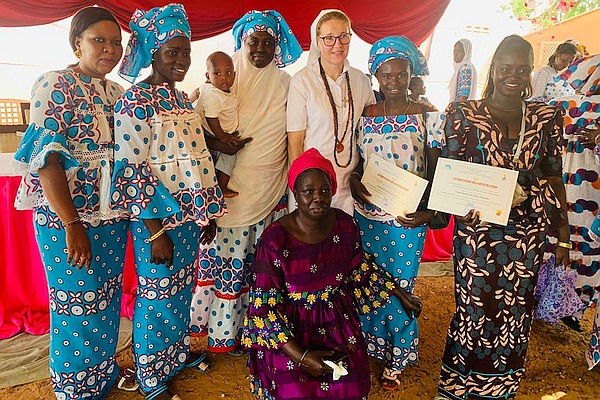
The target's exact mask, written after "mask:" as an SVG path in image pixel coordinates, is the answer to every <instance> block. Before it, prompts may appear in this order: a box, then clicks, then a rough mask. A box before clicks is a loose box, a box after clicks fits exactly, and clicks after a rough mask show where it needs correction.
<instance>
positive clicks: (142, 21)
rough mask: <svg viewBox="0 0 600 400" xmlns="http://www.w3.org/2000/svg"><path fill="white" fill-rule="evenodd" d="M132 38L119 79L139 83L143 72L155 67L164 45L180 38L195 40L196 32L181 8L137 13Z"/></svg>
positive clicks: (171, 6)
mask: <svg viewBox="0 0 600 400" xmlns="http://www.w3.org/2000/svg"><path fill="white" fill-rule="evenodd" d="M129 28H130V29H131V37H130V38H129V42H128V43H127V49H126V50H125V56H124V57H123V62H122V63H121V68H119V75H120V76H121V77H122V78H123V79H125V80H127V81H128V82H131V83H133V82H135V80H136V79H137V78H138V77H139V76H140V71H141V70H142V68H146V67H148V66H150V64H152V56H153V55H154V53H155V52H156V50H158V49H159V48H160V47H161V46H162V45H163V44H165V43H166V42H167V41H169V40H171V39H173V38H174V37H177V36H183V37H186V38H188V39H190V40H191V38H192V30H191V28H190V23H189V22H188V16H187V13H186V12H185V9H184V8H183V6H182V5H181V4H169V5H166V6H163V7H155V8H153V9H151V10H149V11H144V10H135V12H134V13H133V15H132V16H131V21H129Z"/></svg>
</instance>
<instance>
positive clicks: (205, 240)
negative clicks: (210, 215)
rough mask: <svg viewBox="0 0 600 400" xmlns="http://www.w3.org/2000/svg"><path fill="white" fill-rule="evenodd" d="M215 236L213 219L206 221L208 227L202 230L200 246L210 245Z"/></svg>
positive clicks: (215, 230) (215, 226) (215, 229)
mask: <svg viewBox="0 0 600 400" xmlns="http://www.w3.org/2000/svg"><path fill="white" fill-rule="evenodd" d="M216 234H217V223H216V222H215V220H214V219H210V220H208V225H207V226H205V227H204V228H202V233H201V234H200V244H210V243H211V242H212V241H213V239H214V238H215V235H216Z"/></svg>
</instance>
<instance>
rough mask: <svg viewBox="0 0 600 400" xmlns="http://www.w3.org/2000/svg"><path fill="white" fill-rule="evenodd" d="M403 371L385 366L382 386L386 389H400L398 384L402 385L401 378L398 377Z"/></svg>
mask: <svg viewBox="0 0 600 400" xmlns="http://www.w3.org/2000/svg"><path fill="white" fill-rule="evenodd" d="M401 373H402V371H401V370H400V371H399V370H391V369H389V368H387V367H386V368H384V369H383V374H382V375H381V387H382V388H384V389H385V390H396V389H398V386H400V379H399V378H398V377H399V376H400V374H401Z"/></svg>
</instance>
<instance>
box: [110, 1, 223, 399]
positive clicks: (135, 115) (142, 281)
mask: <svg viewBox="0 0 600 400" xmlns="http://www.w3.org/2000/svg"><path fill="white" fill-rule="evenodd" d="M130 28H131V31H132V35H131V38H130V41H129V43H128V45H127V50H126V55H125V58H124V60H123V64H122V66H121V69H120V71H119V73H120V74H121V76H123V77H124V78H125V79H128V80H130V81H131V82H134V81H135V79H136V78H137V77H138V76H139V74H140V70H141V69H142V68H144V67H148V66H150V65H152V71H151V72H150V75H149V76H148V77H147V78H145V79H144V80H143V81H141V82H139V83H137V84H135V85H133V86H132V87H131V88H129V89H128V90H127V91H126V92H125V93H124V94H123V95H122V96H121V97H120V98H119V100H118V102H117V104H116V106H115V143H116V144H115V148H116V151H115V172H114V179H113V188H112V200H113V201H115V202H116V203H117V205H118V206H120V207H122V208H124V209H126V210H127V211H128V212H129V213H130V214H131V216H132V218H131V219H132V222H131V227H132V232H133V243H134V253H135V261H136V271H137V275H138V296H137V299H136V302H135V312H134V317H133V341H134V346H133V356H134V362H135V365H136V378H137V380H138V382H139V384H140V386H141V387H142V389H143V390H144V392H146V393H147V395H146V398H147V399H169V398H172V396H173V395H172V394H171V393H170V392H169V389H168V387H167V383H168V382H169V380H170V379H171V378H173V377H174V376H175V375H176V374H177V373H178V372H179V371H181V369H182V368H184V367H185V366H186V363H187V366H190V367H197V368H198V369H200V370H204V368H203V365H205V364H202V363H203V358H198V357H190V356H189V350H190V331H189V323H190V304H191V301H192V291H193V287H194V281H195V274H196V267H197V257H198V248H199V245H200V243H210V242H211V241H212V239H213V238H214V235H215V229H216V225H215V223H214V219H215V218H217V217H220V216H222V215H223V214H224V213H225V203H224V201H223V196H222V194H221V190H220V188H219V187H218V186H217V182H216V178H215V173H214V167H213V162H212V158H211V156H210V153H209V151H208V149H207V148H206V144H205V141H204V135H203V131H202V128H201V124H200V119H199V116H198V114H197V113H196V112H195V111H194V108H193V107H192V104H191V103H190V102H189V100H188V98H187V95H186V94H185V93H183V92H181V91H179V90H177V89H176V88H175V83H176V82H180V81H182V80H183V79H184V77H185V74H186V73H187V71H188V68H189V67H190V64H191V59H190V37H191V32H190V26H189V23H188V20H187V15H186V13H185V10H184V8H183V6H181V5H179V4H170V5H168V6H165V7H157V8H153V9H151V10H150V11H147V12H146V11H143V10H137V11H136V12H135V13H134V14H133V16H132V18H131V22H130Z"/></svg>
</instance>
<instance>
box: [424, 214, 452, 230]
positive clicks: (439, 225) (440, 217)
mask: <svg viewBox="0 0 600 400" xmlns="http://www.w3.org/2000/svg"><path fill="white" fill-rule="evenodd" d="M449 223H450V215H449V214H446V213H443V212H436V213H435V214H433V217H432V218H431V219H430V220H429V229H433V230H437V229H444V228H447V227H448V224H449Z"/></svg>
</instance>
